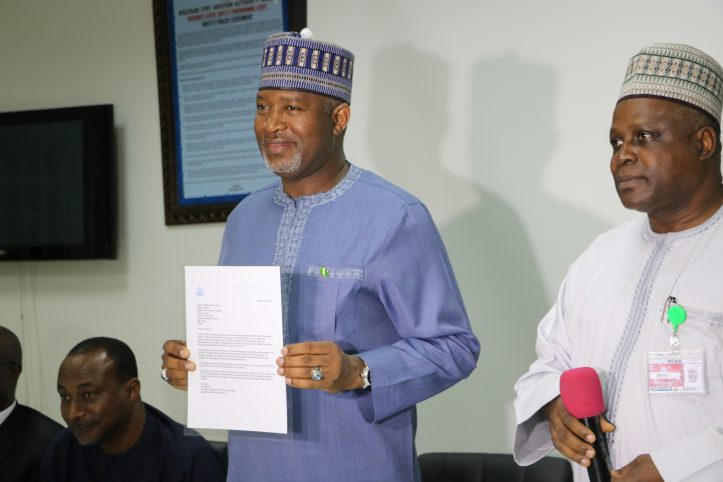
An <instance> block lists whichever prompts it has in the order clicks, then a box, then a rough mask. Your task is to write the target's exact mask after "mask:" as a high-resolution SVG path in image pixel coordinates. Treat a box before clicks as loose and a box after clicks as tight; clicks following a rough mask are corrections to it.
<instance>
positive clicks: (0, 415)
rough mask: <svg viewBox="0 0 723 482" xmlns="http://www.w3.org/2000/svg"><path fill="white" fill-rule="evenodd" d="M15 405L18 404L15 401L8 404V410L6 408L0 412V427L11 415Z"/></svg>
mask: <svg viewBox="0 0 723 482" xmlns="http://www.w3.org/2000/svg"><path fill="white" fill-rule="evenodd" d="M17 404H18V401H17V400H15V401H13V403H11V404H10V406H9V407H8V408H6V409H5V410H3V411H2V412H0V425H2V424H3V423H4V422H5V420H7V419H8V417H9V416H10V414H11V413H12V411H13V409H14V408H15V406H16V405H17Z"/></svg>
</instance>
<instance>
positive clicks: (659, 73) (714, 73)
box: [618, 43, 723, 125]
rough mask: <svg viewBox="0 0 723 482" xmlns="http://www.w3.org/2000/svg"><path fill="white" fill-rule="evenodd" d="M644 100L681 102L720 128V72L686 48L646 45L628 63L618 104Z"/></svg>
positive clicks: (722, 100)
mask: <svg viewBox="0 0 723 482" xmlns="http://www.w3.org/2000/svg"><path fill="white" fill-rule="evenodd" d="M646 96H651V97H662V98H666V99H673V100H677V101H680V102H683V103H685V104H688V105H690V106H692V107H694V108H696V109H698V110H701V111H703V112H705V113H707V114H710V115H711V116H713V118H714V119H715V120H716V121H717V122H718V124H719V125H720V119H721V105H722V104H723V68H721V66H720V64H719V63H718V62H716V61H715V59H713V57H711V56H710V55H708V54H706V53H704V52H701V51H700V50H698V49H696V48H694V47H691V46H689V45H684V44H667V43H665V44H650V45H647V46H645V47H643V49H642V50H641V51H640V52H638V53H637V54H636V55H635V56H633V58H631V59H630V62H629V63H628V70H627V72H626V73H625V80H624V81H623V87H622V89H621V91H620V97H619V98H618V102H620V101H621V100H623V99H626V98H628V97H646Z"/></svg>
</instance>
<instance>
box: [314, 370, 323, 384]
mask: <svg viewBox="0 0 723 482" xmlns="http://www.w3.org/2000/svg"><path fill="white" fill-rule="evenodd" d="M322 378H324V371H323V370H322V369H321V367H314V368H312V369H311V379H312V380H314V381H315V382H318V381H319V380H321V379H322Z"/></svg>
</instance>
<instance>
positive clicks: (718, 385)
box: [680, 306, 723, 392]
mask: <svg viewBox="0 0 723 482" xmlns="http://www.w3.org/2000/svg"><path fill="white" fill-rule="evenodd" d="M685 308H686V311H687V312H688V319H687V320H686V322H685V323H684V324H683V325H681V327H680V338H681V345H684V346H683V348H690V349H702V350H704V351H705V364H706V372H707V379H708V387H709V391H711V392H720V391H723V352H721V350H720V347H721V346H723V314H720V313H715V312H712V311H703V310H697V309H695V308H691V307H688V306H686V307H685Z"/></svg>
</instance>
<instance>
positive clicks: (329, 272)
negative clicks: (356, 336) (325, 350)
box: [298, 266, 364, 341]
mask: <svg viewBox="0 0 723 482" xmlns="http://www.w3.org/2000/svg"><path fill="white" fill-rule="evenodd" d="M363 278H364V270H363V269H361V268H353V267H336V266H309V268H308V269H307V273H306V276H302V277H301V281H300V286H299V307H300V311H299V319H298V323H299V341H306V340H332V341H338V340H342V339H345V338H347V337H348V336H349V335H350V334H351V333H352V332H353V331H354V329H355V328H356V301H357V293H358V292H359V288H360V287H361V282H362V279H363Z"/></svg>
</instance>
